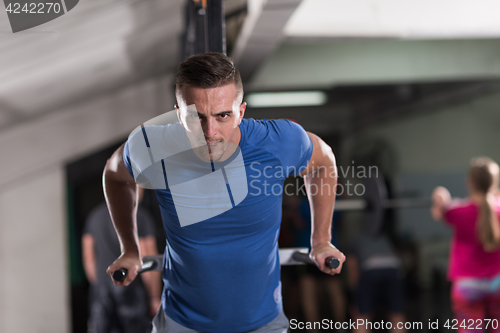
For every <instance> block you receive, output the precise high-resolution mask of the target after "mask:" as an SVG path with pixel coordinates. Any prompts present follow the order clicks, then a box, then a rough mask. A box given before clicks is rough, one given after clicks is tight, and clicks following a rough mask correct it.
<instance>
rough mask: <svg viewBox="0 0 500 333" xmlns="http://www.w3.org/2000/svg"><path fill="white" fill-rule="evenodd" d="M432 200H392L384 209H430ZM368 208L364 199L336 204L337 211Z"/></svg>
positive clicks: (386, 202)
mask: <svg viewBox="0 0 500 333" xmlns="http://www.w3.org/2000/svg"><path fill="white" fill-rule="evenodd" d="M431 205H432V200H431V199H430V198H412V199H391V200H386V201H384V202H383V204H382V207H383V208H386V209H395V208H421V207H430V206H431ZM367 208H368V203H367V202H366V201H365V200H363V199H352V200H341V201H337V202H335V210H336V211H339V212H342V211H358V210H364V209H367Z"/></svg>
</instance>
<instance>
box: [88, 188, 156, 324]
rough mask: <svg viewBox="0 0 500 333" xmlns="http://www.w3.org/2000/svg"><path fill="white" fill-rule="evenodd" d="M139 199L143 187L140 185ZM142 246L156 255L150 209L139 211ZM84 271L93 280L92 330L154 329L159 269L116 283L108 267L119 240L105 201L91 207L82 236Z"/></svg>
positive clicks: (148, 252)
mask: <svg viewBox="0 0 500 333" xmlns="http://www.w3.org/2000/svg"><path fill="white" fill-rule="evenodd" d="M138 192H139V200H138V201H139V202H140V201H141V200H142V197H143V194H144V189H142V188H141V189H139V191H138ZM137 229H138V235H139V246H140V248H141V253H142V254H143V255H156V254H158V252H157V247H156V228H155V223H154V220H153V218H152V217H151V215H150V214H149V213H148V211H147V210H145V209H143V208H141V207H139V208H138V211H137ZM82 253H83V265H84V269H85V274H86V276H87V279H88V281H89V283H90V297H89V300H90V320H89V332H92V333H128V332H130V333H141V332H150V331H151V318H153V317H154V315H155V314H156V311H157V310H158V308H159V306H160V295H161V281H160V273H159V272H147V273H144V274H142V275H141V277H140V278H138V279H137V280H135V281H134V282H133V283H132V284H130V285H129V286H128V287H126V288H119V287H116V286H114V285H113V282H112V281H111V280H110V279H109V276H108V275H107V273H106V269H107V268H108V266H109V265H111V264H112V263H113V261H114V260H115V259H116V257H117V256H119V255H120V243H119V241H118V237H117V236H116V232H115V230H114V227H113V222H112V221H111V217H110V216H109V211H108V209H107V207H106V204H105V203H104V202H103V203H102V204H100V205H98V206H97V207H96V208H94V209H93V210H92V212H91V213H90V214H89V217H88V218H87V221H86V223H85V229H84V234H83V237H82Z"/></svg>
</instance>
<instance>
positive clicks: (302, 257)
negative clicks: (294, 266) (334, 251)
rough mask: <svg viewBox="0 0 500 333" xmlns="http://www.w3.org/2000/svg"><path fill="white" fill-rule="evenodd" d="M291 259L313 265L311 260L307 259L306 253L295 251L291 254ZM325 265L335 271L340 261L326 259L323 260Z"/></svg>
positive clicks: (333, 258)
mask: <svg viewBox="0 0 500 333" xmlns="http://www.w3.org/2000/svg"><path fill="white" fill-rule="evenodd" d="M292 258H293V259H294V260H297V261H301V262H304V263H307V264H314V262H313V261H312V260H311V258H309V254H308V253H302V252H298V251H297V252H294V253H293V255H292ZM325 265H326V266H328V267H330V268H332V269H335V268H337V267H339V265H340V261H339V259H338V258H335V257H327V258H326V259H325Z"/></svg>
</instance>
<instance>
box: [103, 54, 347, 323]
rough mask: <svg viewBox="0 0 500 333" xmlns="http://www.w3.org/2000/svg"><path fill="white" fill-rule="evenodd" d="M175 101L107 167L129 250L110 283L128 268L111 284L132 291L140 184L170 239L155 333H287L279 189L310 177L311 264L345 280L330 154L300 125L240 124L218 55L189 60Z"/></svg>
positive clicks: (227, 63) (239, 96) (237, 101)
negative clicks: (172, 119)
mask: <svg viewBox="0 0 500 333" xmlns="http://www.w3.org/2000/svg"><path fill="white" fill-rule="evenodd" d="M176 98H177V103H178V104H177V105H176V115H177V118H178V122H176V123H170V124H168V125H165V126H157V125H156V126H142V127H141V128H140V129H138V130H137V131H135V132H134V133H133V134H132V135H131V136H130V137H129V140H128V141H127V143H126V144H125V145H123V146H122V147H120V148H119V149H118V150H117V151H116V152H115V153H114V154H113V156H112V157H111V158H110V159H109V161H108V163H107V165H106V168H105V171H104V186H105V193H106V199H107V202H108V207H109V209H110V212H111V216H112V219H113V221H114V223H115V228H116V230H117V232H118V235H119V238H120V240H121V245H122V254H121V256H120V257H119V258H118V259H117V260H116V261H115V262H114V263H113V264H112V265H111V266H110V267H109V268H108V273H109V274H112V272H113V271H115V270H117V269H121V268H125V269H127V270H128V275H127V277H126V280H125V281H124V282H115V284H116V285H118V286H121V285H128V284H130V283H131V282H132V281H133V279H134V278H135V277H136V275H137V270H138V269H139V268H140V266H141V260H140V251H139V247H138V246H137V233H136V227H135V219H134V216H135V214H134V211H135V209H136V205H137V203H136V181H137V182H139V183H142V184H143V185H142V186H146V187H152V188H155V189H156V195H157V198H158V201H159V205H160V209H161V213H162V219H163V224H164V228H165V234H166V237H167V246H166V249H165V262H164V264H165V267H164V270H163V280H164V282H165V288H164V292H163V297H162V308H161V309H160V310H159V312H158V314H157V316H156V317H155V319H154V321H153V325H154V329H153V332H157V333H164V332H169V333H171V332H181V331H182V332H197V331H204V332H247V331H252V332H285V331H286V329H287V327H288V320H287V319H286V317H285V316H284V314H283V313H282V302H281V284H280V281H279V278H280V276H279V275H280V264H279V258H278V246H277V239H278V234H279V226H280V221H281V200H282V191H280V189H281V190H282V186H283V182H284V180H285V179H286V177H288V176H289V175H299V174H300V175H301V176H304V178H305V182H306V184H307V188H308V194H309V199H310V203H311V211H312V224H313V225H312V236H311V245H312V246H311V254H310V256H311V258H312V259H313V260H314V262H315V263H316V265H317V266H318V267H319V268H320V269H321V270H322V271H323V272H325V273H328V274H336V273H339V272H340V270H341V267H342V263H343V262H344V259H345V257H344V255H343V254H342V253H341V252H339V251H338V250H337V249H336V248H335V247H334V246H333V245H332V244H331V235H330V229H331V220H332V214H333V205H334V200H335V191H334V189H335V186H336V168H335V158H334V155H333V153H332V151H331V149H330V147H328V145H326V144H325V143H324V142H323V141H322V140H321V139H319V138H318V137H317V136H316V135H314V134H312V133H306V132H305V131H304V130H303V129H302V127H300V126H299V125H297V124H295V123H293V122H290V121H287V120H276V121H274V120H272V121H256V120H252V119H243V115H244V113H245V108H246V103H242V100H243V87H242V83H241V78H240V75H239V72H238V70H237V69H236V68H235V67H234V65H233V63H232V61H231V60H230V59H229V58H228V57H226V56H225V55H223V54H219V53H207V54H201V55H196V56H192V57H190V58H188V59H187V60H186V61H184V62H183V63H182V64H181V65H180V67H179V71H178V74H177V80H176ZM140 147H142V148H140ZM146 160H150V161H149V162H148V161H146ZM134 178H135V179H134ZM280 186H281V188H280ZM325 189H326V190H325ZM329 256H334V257H337V258H339V259H340V266H339V267H338V268H337V269H330V268H328V267H326V266H325V263H324V260H325V258H326V257H329Z"/></svg>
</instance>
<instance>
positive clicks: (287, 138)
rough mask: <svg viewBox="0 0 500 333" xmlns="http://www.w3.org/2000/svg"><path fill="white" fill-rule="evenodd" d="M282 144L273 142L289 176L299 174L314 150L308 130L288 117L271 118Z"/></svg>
mask: <svg viewBox="0 0 500 333" xmlns="http://www.w3.org/2000/svg"><path fill="white" fill-rule="evenodd" d="M269 123H270V125H271V126H272V127H273V129H274V130H275V131H276V134H277V138H276V139H275V140H276V141H278V140H279V142H280V144H278V143H276V144H273V143H271V144H272V145H273V148H274V151H275V153H276V154H277V155H278V158H279V160H280V161H281V163H282V164H283V168H284V169H285V170H286V175H287V176H297V175H299V174H300V173H301V172H302V171H304V169H305V168H306V166H307V164H308V163H309V160H310V159H311V156H312V152H313V144H312V141H311V138H310V137H309V135H307V132H306V131H305V130H304V128H302V126H300V125H299V124H297V123H294V122H292V121H290V120H287V119H279V120H269Z"/></svg>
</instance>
